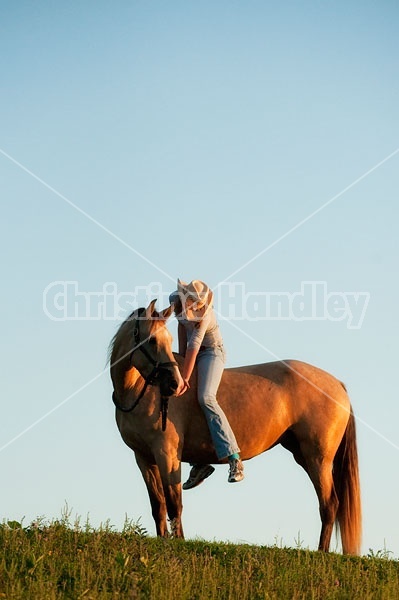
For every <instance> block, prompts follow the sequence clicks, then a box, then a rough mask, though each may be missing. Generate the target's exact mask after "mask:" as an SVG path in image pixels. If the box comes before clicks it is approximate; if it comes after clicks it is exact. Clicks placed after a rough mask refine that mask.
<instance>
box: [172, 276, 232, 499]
mask: <svg viewBox="0 0 399 600" xmlns="http://www.w3.org/2000/svg"><path fill="white" fill-rule="evenodd" d="M169 300H170V302H173V303H174V305H175V306H174V310H175V315H176V318H177V320H178V340H179V354H181V355H183V356H184V365H183V371H182V377H183V381H182V383H181V385H180V386H179V388H178V390H177V395H178V396H181V395H182V394H184V392H185V391H186V390H187V389H188V388H189V387H190V383H189V381H190V377H191V374H192V372H193V369H194V366H195V365H196V366H197V376H198V383H197V388H198V402H199V404H200V406H201V408H202V410H203V412H204V415H205V418H206V421H207V423H208V427H209V431H210V434H211V438H212V441H213V445H214V447H215V451H216V454H217V457H218V459H219V460H222V459H225V458H227V459H228V462H229V467H230V468H229V477H228V481H229V483H234V482H238V481H242V480H243V479H244V466H243V464H242V461H241V459H240V455H239V451H240V450H239V447H238V445H237V441H236V438H235V436H234V433H233V431H232V429H231V427H230V424H229V422H228V420H227V418H226V415H225V414H224V412H223V410H222V409H221V407H220V406H219V403H218V401H217V399H216V393H217V390H218V387H219V383H220V380H221V377H222V373H223V369H224V365H225V362H226V357H225V350H224V347H223V339H222V336H221V333H220V330H219V326H218V323H217V320H216V315H215V312H214V310H213V308H212V300H213V293H212V291H211V290H210V289H209V287H208V286H207V285H206V283H204V282H203V281H199V280H198V279H195V280H193V281H191V282H190V283H185V282H184V281H180V279H178V280H177V290H176V291H175V292H173V293H172V294H170V296H169ZM214 470H215V469H214V468H213V467H212V466H211V465H203V464H202V465H200V464H193V465H192V468H191V471H190V475H189V478H188V480H187V481H186V482H185V483H184V484H183V489H185V490H189V489H191V488H194V487H196V486H197V485H199V484H200V483H202V481H204V479H206V478H207V477H209V475H211V474H212V473H213V471H214Z"/></svg>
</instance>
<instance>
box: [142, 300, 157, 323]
mask: <svg viewBox="0 0 399 600" xmlns="http://www.w3.org/2000/svg"><path fill="white" fill-rule="evenodd" d="M156 301H157V299H156V298H155V300H151V302H150V304H149V305H148V306H147V308H146V310H145V316H146V317H147V319H151V317H152V314H153V312H154V310H155V304H156Z"/></svg>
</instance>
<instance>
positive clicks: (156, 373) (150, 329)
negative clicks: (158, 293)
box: [131, 300, 181, 396]
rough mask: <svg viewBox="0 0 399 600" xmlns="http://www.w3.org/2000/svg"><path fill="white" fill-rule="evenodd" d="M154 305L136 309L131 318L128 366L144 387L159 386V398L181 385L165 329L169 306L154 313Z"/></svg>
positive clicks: (170, 310) (169, 312)
mask: <svg viewBox="0 0 399 600" xmlns="http://www.w3.org/2000/svg"><path fill="white" fill-rule="evenodd" d="M155 303H156V300H153V301H152V302H151V303H150V305H149V306H148V307H147V308H139V309H138V310H137V311H134V313H133V315H131V319H132V320H133V321H134V324H133V351H132V354H131V365H132V366H134V367H135V368H136V369H137V370H138V371H139V372H140V374H141V375H142V376H143V377H144V379H145V380H146V381H147V382H148V383H150V384H152V385H159V387H160V391H161V394H162V396H172V395H173V394H174V393H175V391H176V390H177V388H178V386H179V383H180V382H181V375H180V371H179V367H178V365H177V363H176V361H175V359H174V357H173V353H172V336H171V334H170V333H169V331H168V329H167V327H166V321H167V320H168V319H169V317H170V315H171V314H172V311H173V304H172V305H171V306H169V307H168V308H165V310H163V311H161V312H157V311H156V310H155Z"/></svg>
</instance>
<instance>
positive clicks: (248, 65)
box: [0, 0, 399, 558]
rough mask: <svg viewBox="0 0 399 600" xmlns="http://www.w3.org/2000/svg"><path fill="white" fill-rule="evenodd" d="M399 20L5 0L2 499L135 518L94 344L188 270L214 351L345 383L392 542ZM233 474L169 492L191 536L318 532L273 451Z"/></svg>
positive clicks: (302, 489) (300, 481)
mask: <svg viewBox="0 0 399 600" xmlns="http://www.w3.org/2000/svg"><path fill="white" fill-rule="evenodd" d="M398 16H399V9H398V6H397V4H396V3H395V2H391V1H382V2H379V3H375V2H370V1H365V2H362V3H359V2H354V1H353V0H349V1H345V2H343V1H340V0H337V1H329V2H321V1H307V0H305V1H304V2H300V3H298V2H289V1H282V2H280V3H274V2H268V1H266V2H264V1H258V0H250V1H249V2H242V1H238V0H233V1H229V2H227V1H225V0H219V1H218V2H209V1H207V0H205V1H204V2H182V1H177V0H174V1H173V2H168V3H164V2H159V1H158V0H154V1H152V2H143V1H130V2H127V1H121V2H116V3H113V4H110V3H108V2H103V1H102V0H100V1H98V2H90V1H88V2H84V3H81V2H77V1H72V2H68V3H63V4H61V3H54V2H46V1H41V0H39V1H38V2H36V3H32V2H27V1H25V0H21V1H20V2H18V3H12V2H5V3H2V5H1V8H0V49H1V53H2V56H3V57H4V60H3V61H2V64H1V66H0V74H1V76H0V86H1V89H0V123H1V127H0V132H1V135H0V180H1V196H0V197H1V207H2V219H1V236H0V243H1V255H2V261H1V263H2V278H1V281H2V293H1V299H2V311H3V315H4V318H3V320H2V335H1V355H2V356H1V365H2V377H1V392H2V394H1V395H2V401H1V407H0V410H1V419H0V423H1V426H0V468H1V472H2V481H3V486H2V502H1V511H0V518H1V519H3V520H18V521H21V520H22V521H23V523H25V525H28V524H29V523H30V522H31V521H33V520H35V519H37V518H38V517H41V518H44V519H47V520H51V519H56V518H59V516H60V515H61V513H62V511H63V510H64V509H65V507H66V506H67V507H68V510H70V512H71V515H72V518H73V519H74V518H80V519H82V520H83V521H85V520H86V519H89V521H90V522H91V523H92V525H93V526H99V524H101V523H105V522H106V521H109V522H110V523H111V524H112V525H113V526H115V527H116V528H117V529H118V528H120V527H122V525H123V523H124V520H125V518H129V519H132V520H133V521H135V522H136V521H139V522H140V523H141V524H142V526H144V527H145V528H146V529H147V530H148V532H149V533H150V534H151V535H154V534H155V527H154V524H153V521H152V517H151V513H150V508H149V502H148V499H147V495H146V490H145V487H144V483H143V481H142V479H141V475H140V474H139V471H138V468H137V466H136V464H135V460H134V457H133V454H132V452H131V451H130V450H129V449H128V448H127V447H126V446H125V445H124V443H123V441H122V439H121V437H120V435H119V432H118V430H117V427H116V424H115V418H114V407H113V404H112V401H111V393H112V387H111V382H110V378H109V374H108V367H107V364H106V361H107V348H108V344H109V341H110V340H111V338H112V336H113V335H114V333H115V331H116V330H117V328H118V326H119V325H120V323H121V320H122V319H123V318H125V317H126V316H127V315H128V314H129V313H130V312H131V310H132V308H137V307H138V306H142V305H144V304H145V303H146V302H147V301H148V302H149V300H151V299H153V298H154V297H156V298H158V304H157V306H158V308H164V307H165V306H167V304H168V302H167V298H168V294H169V292H171V291H173V290H174V289H175V287H176V279H177V278H178V277H179V278H181V279H183V280H186V281H189V280H191V279H202V280H204V281H206V282H207V283H208V284H209V285H210V286H211V287H212V288H213V289H214V290H215V306H216V308H217V310H218V314H219V317H220V327H221V331H222V334H223V337H224V341H225V346H226V350H227V357H228V358H227V366H228V367H233V366H238V365H244V364H253V363H257V362H267V361H271V360H277V359H287V358H295V359H299V360H303V361H305V362H309V363H311V364H315V365H317V366H319V367H321V368H323V369H325V370H327V371H329V372H331V373H333V374H334V375H335V376H336V377H338V378H339V379H340V380H342V381H344V382H345V384H346V386H347V388H348V391H349V395H350V398H351V402H352V405H353V409H354V412H355V415H356V419H357V435H358V452H359V461H360V477H361V487H362V502H363V528H364V532H363V543H362V553H363V554H368V553H369V552H370V549H371V550H372V551H373V552H374V553H375V552H378V551H380V550H384V551H387V552H389V553H390V554H389V556H391V557H394V558H398V557H399V520H398V518H397V505H398V497H399V480H398V477H397V468H398V462H399V460H398V459H399V433H398V423H399V402H398V390H397V381H396V374H397V339H398V333H399V332H398V324H397V305H396V301H397V298H398V293H399V283H398V278H397V257H398V236H397V222H398V212H399V211H398V181H399V178H398V172H399V169H398V167H399V127H398V112H397V107H398V106H399V97H398V96H399V77H398V65H399V61H398V41H397V30H398ZM105 298H106V301H105V300H104V299H105ZM101 302H105V304H103V306H102V305H101ZM101 306H102V308H101ZM168 326H169V329H170V331H171V333H172V335H174V337H175V340H174V342H173V347H174V349H177V344H176V321H175V320H174V319H173V318H172V319H171V320H170V321H169V324H168ZM254 418H256V415H254ZM270 418H271V419H272V418H273V416H272V415H271V416H270ZM245 469H246V470H245V473H246V477H245V480H244V481H243V482H242V483H240V484H239V485H236V486H231V485H228V484H227V469H226V466H219V467H217V469H216V472H215V473H214V474H213V475H212V477H211V478H209V479H208V480H207V481H206V482H205V483H204V484H203V485H201V486H200V487H198V488H197V489H194V490H191V491H188V492H185V493H184V497H183V502H184V511H183V525H184V530H185V534H186V537H187V538H191V539H196V538H200V539H206V540H210V541H214V540H215V541H218V540H223V541H231V542H234V543H236V542H246V543H250V544H262V545H273V544H277V545H281V546H290V547H295V546H298V545H300V546H301V547H303V548H310V549H315V548H317V544H318V537H319V531H320V521H319V515H318V506H317V500H316V495H315V492H314V489H313V487H312V485H311V483H310V481H309V480H308V478H307V476H306V474H305V473H304V472H303V471H302V470H301V469H300V468H299V467H298V466H297V465H296V463H295V462H294V461H293V459H292V457H291V455H290V454H289V453H287V452H286V451H285V450H284V449H282V448H281V447H279V448H275V449H273V450H271V451H270V452H267V453H265V454H263V455H261V456H259V457H256V458H254V459H252V460H251V461H248V462H246V464H245ZM188 471H189V467H188V465H183V478H185V477H186V476H187V474H188ZM331 547H332V549H333V550H339V549H340V545H339V542H338V541H337V540H336V538H335V537H334V538H333V540H332V546H331Z"/></svg>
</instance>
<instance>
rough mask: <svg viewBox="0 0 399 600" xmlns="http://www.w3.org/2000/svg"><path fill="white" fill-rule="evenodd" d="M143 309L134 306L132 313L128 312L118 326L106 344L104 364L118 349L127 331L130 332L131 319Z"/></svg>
mask: <svg viewBox="0 0 399 600" xmlns="http://www.w3.org/2000/svg"><path fill="white" fill-rule="evenodd" d="M143 310H145V309H143V308H136V309H135V310H134V311H133V312H132V313H130V315H129V316H128V317H127V318H126V319H125V320H124V321H123V323H122V324H121V325H120V326H119V327H118V329H117V331H116V333H115V335H114V336H113V338H112V339H111V341H110V343H109V344H108V350H107V362H106V364H108V363H109V362H110V360H111V356H112V354H113V352H114V351H115V352H117V351H118V349H119V347H120V345H121V343H122V341H123V340H124V339H125V337H126V335H127V334H128V333H130V330H131V327H132V321H134V320H135V319H136V318H137V317H138V315H139V314H140V313H141V311H143Z"/></svg>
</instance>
